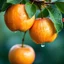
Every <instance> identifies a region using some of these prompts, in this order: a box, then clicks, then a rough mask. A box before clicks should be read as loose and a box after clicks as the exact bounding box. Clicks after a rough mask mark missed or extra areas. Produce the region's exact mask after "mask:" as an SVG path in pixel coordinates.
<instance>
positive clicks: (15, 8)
mask: <svg viewBox="0 0 64 64" xmlns="http://www.w3.org/2000/svg"><path fill="white" fill-rule="evenodd" d="M4 20H5V23H6V25H7V27H8V28H9V29H10V30H11V31H18V30H19V31H27V30H28V29H30V28H31V26H32V25H33V23H34V20H35V15H34V16H33V17H32V18H29V17H28V15H27V13H26V11H25V5H24V4H15V5H12V6H10V7H9V8H8V9H7V10H6V12H5V15H4Z"/></svg>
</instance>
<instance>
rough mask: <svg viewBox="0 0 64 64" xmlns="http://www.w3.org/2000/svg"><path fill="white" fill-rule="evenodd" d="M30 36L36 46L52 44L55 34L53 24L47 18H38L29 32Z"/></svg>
mask: <svg viewBox="0 0 64 64" xmlns="http://www.w3.org/2000/svg"><path fill="white" fill-rule="evenodd" d="M29 33H30V36H31V38H32V40H33V41H34V42H36V43H37V44H41V43H45V42H53V41H54V40H55V39H56V37H57V33H56V30H55V27H54V24H53V22H52V21H51V20H50V19H49V18H38V19H36V20H35V22H34V24H33V26H32V27H31V28H30V30H29Z"/></svg>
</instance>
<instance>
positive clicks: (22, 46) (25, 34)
mask: <svg viewBox="0 0 64 64" xmlns="http://www.w3.org/2000/svg"><path fill="white" fill-rule="evenodd" d="M25 35H26V32H24V35H23V38H22V47H23V45H24V40H25Z"/></svg>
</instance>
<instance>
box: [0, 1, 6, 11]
mask: <svg viewBox="0 0 64 64" xmlns="http://www.w3.org/2000/svg"><path fill="white" fill-rule="evenodd" d="M6 2H7V0H0V11H2V10H1V9H2V6H3V5H4V4H5V3H6Z"/></svg>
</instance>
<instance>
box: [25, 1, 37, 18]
mask: <svg viewBox="0 0 64 64" xmlns="http://www.w3.org/2000/svg"><path fill="white" fill-rule="evenodd" d="M25 10H26V12H27V14H28V16H29V18H31V17H32V16H33V15H35V13H36V6H35V5H34V4H31V3H29V2H28V3H26V4H25Z"/></svg>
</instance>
